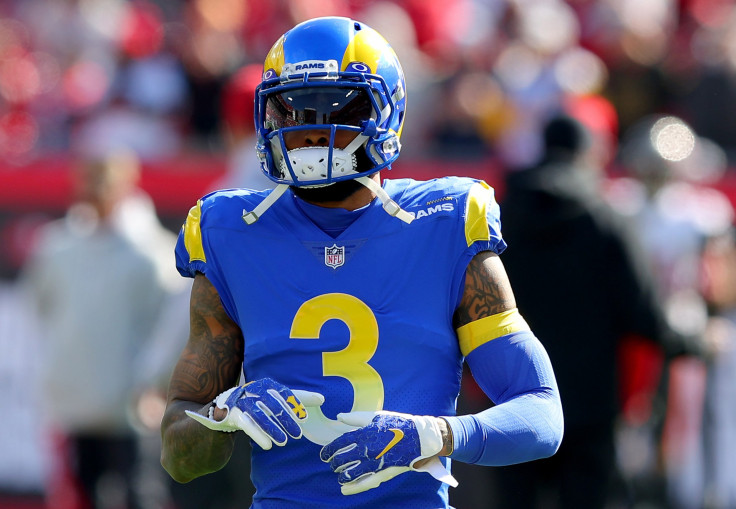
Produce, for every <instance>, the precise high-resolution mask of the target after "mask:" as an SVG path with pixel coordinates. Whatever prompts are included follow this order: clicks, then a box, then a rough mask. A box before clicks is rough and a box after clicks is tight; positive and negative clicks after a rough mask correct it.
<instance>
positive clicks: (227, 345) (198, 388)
mask: <svg viewBox="0 0 736 509" xmlns="http://www.w3.org/2000/svg"><path fill="white" fill-rule="evenodd" d="M242 352H243V337H242V333H241V331H240V328H239V327H238V326H237V324H235V323H234V322H233V321H232V320H231V319H230V317H228V316H227V314H226V313H225V310H224V309H223V307H222V303H221V302H220V297H219V296H218V294H217V291H216V290H215V288H214V287H213V286H212V284H211V283H210V282H209V281H207V279H206V278H204V276H198V277H197V279H196V281H195V284H194V286H193V287H192V298H191V305H190V338H189V342H188V344H187V346H186V348H185V349H184V351H183V353H182V355H181V357H180V359H179V362H178V364H177V366H176V369H175V371H174V375H173V376H172V379H171V386H170V388H169V390H170V393H171V394H172V395H173V397H176V398H178V399H185V400H188V401H195V402H201V403H203V404H204V403H205V402H207V401H211V400H212V399H213V398H214V397H215V396H217V394H219V393H220V392H222V391H223V390H225V389H227V388H229V387H232V386H233V385H234V384H235V383H237V380H238V377H239V375H240V369H241V365H242V362H243V356H242Z"/></svg>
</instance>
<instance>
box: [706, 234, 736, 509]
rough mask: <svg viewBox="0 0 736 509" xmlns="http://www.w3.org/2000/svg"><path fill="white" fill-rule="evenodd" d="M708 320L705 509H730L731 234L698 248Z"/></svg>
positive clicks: (734, 359) (735, 266)
mask: <svg viewBox="0 0 736 509" xmlns="http://www.w3.org/2000/svg"><path fill="white" fill-rule="evenodd" d="M704 263H705V271H706V274H707V279H708V284H707V285H706V286H707V290H706V292H705V295H706V299H707V302H708V304H709V307H710V311H711V314H712V318H711V320H710V322H709V325H708V328H707V330H706V342H707V344H708V345H709V349H708V350H709V353H710V355H709V357H708V379H707V390H706V397H705V413H704V422H703V439H704V467H705V468H704V475H703V477H704V479H705V498H704V501H703V506H704V507H707V508H708V509H731V508H733V507H736V454H734V453H736V400H734V398H733V395H734V394H736V231H735V230H734V229H733V228H731V229H730V230H729V231H728V233H726V234H724V235H721V236H718V237H715V238H713V239H710V240H709V241H708V243H707V244H706V247H705V249H704Z"/></svg>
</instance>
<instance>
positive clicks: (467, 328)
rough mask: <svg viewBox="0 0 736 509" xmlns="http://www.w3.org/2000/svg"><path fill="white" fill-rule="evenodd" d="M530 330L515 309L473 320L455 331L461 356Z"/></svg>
mask: <svg viewBox="0 0 736 509" xmlns="http://www.w3.org/2000/svg"><path fill="white" fill-rule="evenodd" d="M525 330H530V329H529V325H527V323H526V320H524V318H523V317H522V316H521V313H519V310H518V309H517V308H514V309H510V310H508V311H504V312H503V313H498V314H495V315H491V316H487V317H485V318H481V319H480V320H475V321H474V322H470V323H468V324H466V325H463V326H462V327H460V328H459V329H457V337H458V340H459V342H460V351H461V352H462V353H463V355H468V354H469V353H470V352H472V351H473V350H475V349H476V348H478V347H479V346H480V345H482V344H484V343H488V342H489V341H491V340H493V339H496V338H500V337H501V336H505V335H506V334H511V333H512V332H519V331H525Z"/></svg>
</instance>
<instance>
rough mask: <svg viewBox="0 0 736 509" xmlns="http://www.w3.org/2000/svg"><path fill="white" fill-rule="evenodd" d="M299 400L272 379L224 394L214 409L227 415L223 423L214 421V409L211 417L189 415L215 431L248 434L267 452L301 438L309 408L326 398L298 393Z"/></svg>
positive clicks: (314, 393) (248, 384)
mask: <svg viewBox="0 0 736 509" xmlns="http://www.w3.org/2000/svg"><path fill="white" fill-rule="evenodd" d="M298 392H299V398H297V396H296V395H295V394H294V392H292V391H291V390H290V389H289V388H288V387H286V386H284V385H282V384H280V383H278V382H276V381H274V380H272V379H270V378H262V379H260V380H256V381H254V382H249V383H247V384H245V385H242V386H240V387H233V388H231V389H228V390H227V391H225V392H223V393H221V394H220V395H219V396H217V397H216V398H215V400H214V402H213V403H214V406H216V407H217V408H220V409H223V410H226V411H227V415H226V416H225V418H224V419H223V420H221V421H216V420H215V419H214V418H213V415H212V414H213V410H214V407H210V415H209V417H205V416H203V415H201V414H199V413H197V412H192V411H189V410H186V411H185V413H186V414H187V415H188V416H189V417H191V418H192V419H194V420H195V421H197V422H199V423H200V424H202V425H204V426H206V427H207V428H209V429H211V430H214V431H224V432H233V431H241V430H242V431H244V432H245V434H246V435H248V436H249V437H250V438H251V439H253V441H254V442H255V443H257V444H258V445H260V446H261V447H262V448H263V449H266V450H268V449H270V448H271V447H272V445H273V444H276V445H278V446H283V445H284V444H286V442H287V440H288V437H289V436H290V437H292V438H300V437H301V436H302V430H301V427H300V423H301V422H302V421H304V420H305V419H306V417H307V410H306V408H305V405H307V406H319V405H321V404H322V403H324V400H325V398H324V396H322V395H321V394H319V393H316V392H308V391H298Z"/></svg>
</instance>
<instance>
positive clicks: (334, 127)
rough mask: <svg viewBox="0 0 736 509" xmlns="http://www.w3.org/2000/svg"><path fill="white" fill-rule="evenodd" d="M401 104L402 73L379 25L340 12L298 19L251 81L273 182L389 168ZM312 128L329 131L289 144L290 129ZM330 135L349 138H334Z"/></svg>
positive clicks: (261, 150) (319, 181) (263, 155)
mask: <svg viewBox="0 0 736 509" xmlns="http://www.w3.org/2000/svg"><path fill="white" fill-rule="evenodd" d="M405 109H406V85H405V82H404V73H403V71H402V69H401V65H400V64H399V60H398V58H397V57H396V54H395V53H394V50H393V49H392V48H391V46H390V45H389V44H388V42H387V41H386V40H385V39H384V38H383V37H382V36H381V35H380V34H379V33H378V32H376V31H375V30H373V29H372V28H370V27H368V26H366V25H364V24H362V23H360V22H357V21H354V20H351V19H348V18H341V17H325V18H316V19H312V20H309V21H305V22H303V23H300V24H299V25H297V26H295V27H294V28H293V29H291V30H289V31H288V32H286V33H285V34H284V35H283V36H281V38H279V40H278V41H276V43H275V44H274V45H273V47H272V48H271V50H270V51H269V53H268V56H267V57H266V61H265V64H264V72H263V81H262V82H261V84H260V85H259V86H258V87H257V88H256V102H255V124H256V132H257V133H258V142H257V146H256V150H257V153H258V157H259V159H260V162H261V168H262V169H263V171H264V172H265V174H266V175H267V176H268V178H270V179H271V180H273V181H274V182H276V183H279V184H287V185H290V186H313V187H319V186H325V185H329V184H332V183H334V182H338V181H341V180H348V179H355V178H359V177H363V176H367V175H370V174H373V173H375V172H376V171H378V170H381V169H383V168H389V167H390V165H391V163H392V162H394V161H395V160H396V158H397V157H398V156H399V150H400V148H401V145H400V143H399V136H400V134H401V128H402V125H403V122H404V112H405ZM316 129H318V130H320V131H323V132H325V133H329V135H325V136H324V137H323V138H324V139H323V140H322V143H320V145H321V146H315V147H301V148H296V149H291V150H290V149H289V147H288V145H287V141H288V137H289V136H290V133H291V135H292V136H293V135H294V134H293V133H295V132H297V131H314V130H316ZM345 131H347V132H350V133H354V134H352V135H350V136H346V134H345ZM302 134H304V133H302ZM336 137H337V138H339V139H342V140H344V139H351V138H352V139H351V141H350V142H349V143H347V144H346V146H336V143H335V140H336ZM353 137H354V138H353ZM327 138H329V140H327Z"/></svg>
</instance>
